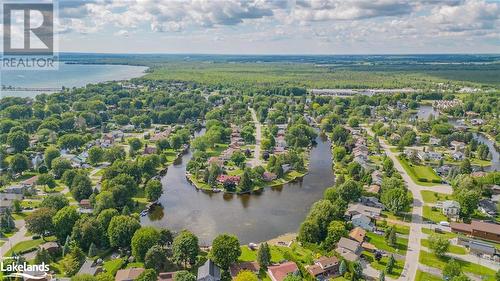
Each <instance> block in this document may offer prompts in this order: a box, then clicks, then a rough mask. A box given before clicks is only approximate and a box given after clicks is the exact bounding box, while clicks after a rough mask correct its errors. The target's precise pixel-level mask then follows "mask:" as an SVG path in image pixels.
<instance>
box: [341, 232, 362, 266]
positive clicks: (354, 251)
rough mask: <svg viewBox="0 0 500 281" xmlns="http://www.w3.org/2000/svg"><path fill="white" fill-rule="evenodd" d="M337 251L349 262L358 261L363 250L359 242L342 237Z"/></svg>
mask: <svg viewBox="0 0 500 281" xmlns="http://www.w3.org/2000/svg"><path fill="white" fill-rule="evenodd" d="M335 251H336V252H337V253H339V254H340V255H341V256H342V257H343V258H345V259H346V260H348V261H357V260H358V259H359V256H360V255H361V252H362V251H363V249H362V248H361V244H360V243H359V242H357V241H355V240H351V239H348V238H345V237H342V238H340V240H339V242H338V243H337V248H336V249H335Z"/></svg>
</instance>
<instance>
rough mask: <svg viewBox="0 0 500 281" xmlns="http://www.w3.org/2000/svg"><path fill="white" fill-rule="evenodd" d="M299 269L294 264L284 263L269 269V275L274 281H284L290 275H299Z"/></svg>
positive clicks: (290, 262)
mask: <svg viewBox="0 0 500 281" xmlns="http://www.w3.org/2000/svg"><path fill="white" fill-rule="evenodd" d="M298 273H299V268H298V267H297V265H296V264H295V263H294V262H292V261H289V262H284V263H282V264H278V265H271V266H269V267H268V268H267V274H268V275H269V277H270V278H271V280H272V281H283V280H284V279H285V277H287V275H289V274H298Z"/></svg>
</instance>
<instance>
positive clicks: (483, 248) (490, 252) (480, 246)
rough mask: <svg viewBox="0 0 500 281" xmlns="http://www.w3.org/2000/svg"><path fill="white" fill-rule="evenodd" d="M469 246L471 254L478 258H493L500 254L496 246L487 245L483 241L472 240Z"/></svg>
mask: <svg viewBox="0 0 500 281" xmlns="http://www.w3.org/2000/svg"><path fill="white" fill-rule="evenodd" d="M467 246H468V248H469V251H470V253H471V254H473V255H476V256H487V257H493V256H495V255H497V254H498V252H497V249H496V247H495V246H494V245H491V244H488V243H485V242H483V241H479V240H470V241H469V243H468V245H467Z"/></svg>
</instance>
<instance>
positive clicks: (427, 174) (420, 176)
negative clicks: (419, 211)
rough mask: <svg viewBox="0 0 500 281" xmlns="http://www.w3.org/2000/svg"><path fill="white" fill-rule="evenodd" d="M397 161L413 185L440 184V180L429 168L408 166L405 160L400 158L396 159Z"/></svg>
mask: <svg viewBox="0 0 500 281" xmlns="http://www.w3.org/2000/svg"><path fill="white" fill-rule="evenodd" d="M398 160H399V162H400V163H401V166H403V168H404V169H405V171H406V172H407V173H408V175H409V176H410V177H411V179H412V180H413V181H414V182H415V183H417V184H419V185H423V186H434V185H437V184H438V183H433V182H432V181H439V182H441V178H440V177H439V176H438V175H437V174H436V172H434V170H433V169H432V168H431V167H429V166H421V165H413V164H410V163H408V161H407V160H406V159H404V158H402V157H400V156H399V157H398ZM424 179H425V180H424Z"/></svg>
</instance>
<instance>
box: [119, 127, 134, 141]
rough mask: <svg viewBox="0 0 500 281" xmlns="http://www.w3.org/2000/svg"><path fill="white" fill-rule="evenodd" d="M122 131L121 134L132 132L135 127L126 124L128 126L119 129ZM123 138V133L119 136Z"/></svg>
mask: <svg viewBox="0 0 500 281" xmlns="http://www.w3.org/2000/svg"><path fill="white" fill-rule="evenodd" d="M121 129H122V130H123V132H133V131H134V130H135V126H134V125H132V124H128V125H125V126H122V128H121ZM122 136H123V133H122V135H121V136H120V138H121V137H122Z"/></svg>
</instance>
